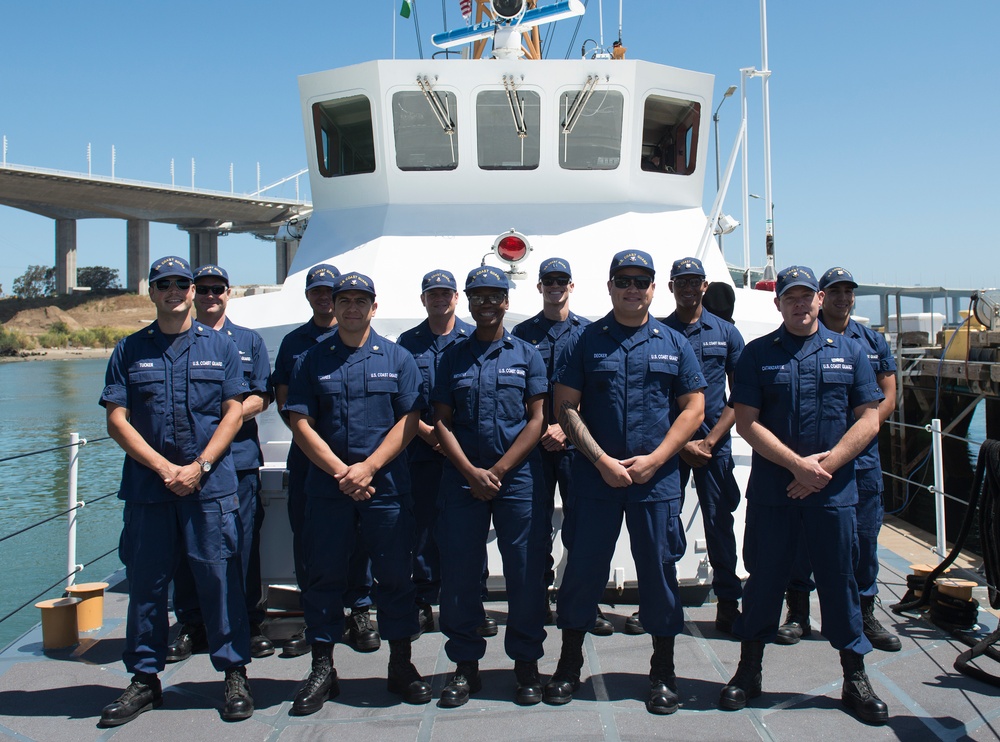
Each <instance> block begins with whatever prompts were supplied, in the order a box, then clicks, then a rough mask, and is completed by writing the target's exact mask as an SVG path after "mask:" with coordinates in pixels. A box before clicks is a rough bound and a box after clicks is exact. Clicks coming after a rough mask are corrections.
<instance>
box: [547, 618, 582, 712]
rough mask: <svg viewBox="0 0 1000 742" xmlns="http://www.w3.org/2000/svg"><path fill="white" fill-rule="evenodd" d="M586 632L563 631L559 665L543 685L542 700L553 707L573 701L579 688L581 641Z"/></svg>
mask: <svg viewBox="0 0 1000 742" xmlns="http://www.w3.org/2000/svg"><path fill="white" fill-rule="evenodd" d="M586 638H587V632H586V631H580V630H579V629H563V632H562V651H561V652H560V654H559V664H558V665H556V671H555V672H554V673H552V677H551V678H549V682H548V683H546V684H545V690H544V691H543V694H542V700H544V701H545V703H548V704H552V705H553V706H562V705H563V704H564V703H569V702H570V701H572V700H573V693H574V692H575V691H577V690H579V688H580V670H582V669H583V640H584V639H586Z"/></svg>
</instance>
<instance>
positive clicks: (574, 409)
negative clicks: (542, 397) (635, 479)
mask: <svg viewBox="0 0 1000 742" xmlns="http://www.w3.org/2000/svg"><path fill="white" fill-rule="evenodd" d="M555 407H556V409H557V410H558V411H559V424H560V425H561V426H562V429H563V431H564V432H565V433H566V437H567V438H569V440H570V441H572V443H573V445H574V446H576V447H577V449H578V450H579V451H580V452H581V453H582V454H583V455H584V456H586V457H587V460H588V461H590V462H591V463H592V464H593V465H594V466H595V467H596V468H597V471H598V472H600V474H601V478H602V479H603V480H604V481H605V482H606V483H607V484H608V485H609V486H611V487H628V486H629V485H630V484H632V479H631V477H629V475H628V472H627V471H625V467H624V466H622V464H621V462H620V461H618V460H617V459H613V458H611V457H610V456H608V455H607V454H606V453H605V452H604V449H602V448H601V447H600V446H599V445H598V443H597V441H596V440H594V436H592V435H591V434H590V430H588V429H587V424H586V423H585V422H584V420H583V417H581V416H580V409H579V408H580V391H579V390H577V389H572V388H570V387H568V386H564V385H563V384H556V385H555Z"/></svg>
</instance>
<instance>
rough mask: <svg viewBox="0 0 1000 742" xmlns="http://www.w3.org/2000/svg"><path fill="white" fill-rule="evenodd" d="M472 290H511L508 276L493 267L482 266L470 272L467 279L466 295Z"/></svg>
mask: <svg viewBox="0 0 1000 742" xmlns="http://www.w3.org/2000/svg"><path fill="white" fill-rule="evenodd" d="M472 289H503V290H504V291H509V290H510V283H509V282H508V281H507V274H506V273H504V272H503V271H502V270H500V269H499V268H494V267H493V266H492V265H481V266H479V267H478V268H474V269H473V270H471V271H469V275H468V277H467V278H466V279H465V293H469V291H470V290H472Z"/></svg>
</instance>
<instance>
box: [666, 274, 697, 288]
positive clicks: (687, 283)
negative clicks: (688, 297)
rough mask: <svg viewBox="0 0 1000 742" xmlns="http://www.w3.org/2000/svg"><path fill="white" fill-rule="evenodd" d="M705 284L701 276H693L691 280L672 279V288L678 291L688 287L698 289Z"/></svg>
mask: <svg viewBox="0 0 1000 742" xmlns="http://www.w3.org/2000/svg"><path fill="white" fill-rule="evenodd" d="M704 282H705V279H704V278H702V277H701V276H693V277H692V278H675V279H673V283H674V286H676V287H677V288H679V289H683V288H687V287H688V286H692V287H698V286H701V284H702V283H704Z"/></svg>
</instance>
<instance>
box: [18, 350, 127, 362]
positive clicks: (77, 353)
mask: <svg viewBox="0 0 1000 742" xmlns="http://www.w3.org/2000/svg"><path fill="white" fill-rule="evenodd" d="M113 351H114V348H106V349H105V348H46V349H45V350H30V351H22V354H19V355H16V356H3V357H2V358H0V363H18V362H22V361H74V360H80V359H85V358H110V357H111V353H112V352H113Z"/></svg>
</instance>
